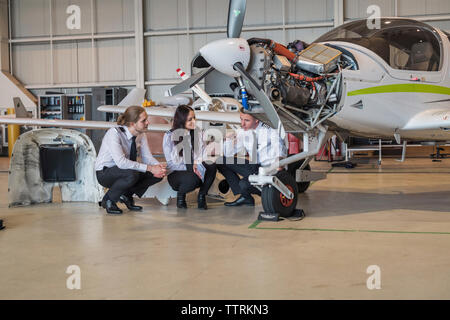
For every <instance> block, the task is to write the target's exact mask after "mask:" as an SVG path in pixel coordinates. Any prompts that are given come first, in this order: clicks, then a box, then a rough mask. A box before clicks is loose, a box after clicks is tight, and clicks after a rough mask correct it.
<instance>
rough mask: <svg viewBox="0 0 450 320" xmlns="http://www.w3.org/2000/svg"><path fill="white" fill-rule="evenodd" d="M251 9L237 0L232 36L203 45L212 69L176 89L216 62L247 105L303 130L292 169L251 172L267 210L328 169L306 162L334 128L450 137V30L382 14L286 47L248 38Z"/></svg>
mask: <svg viewBox="0 0 450 320" xmlns="http://www.w3.org/2000/svg"><path fill="white" fill-rule="evenodd" d="M245 10H246V1H245V0H230V6H229V12H228V29H227V36H228V37H227V38H226V39H222V40H217V41H213V42H211V43H208V44H207V45H205V46H204V47H202V48H201V49H200V50H199V54H198V55H197V56H196V57H195V58H194V61H193V66H194V67H195V66H201V67H205V68H206V69H205V70H204V71H201V72H198V73H197V74H195V75H193V76H192V77H191V78H189V79H187V80H185V81H183V82H181V83H180V84H178V85H176V86H175V87H173V88H171V89H170V93H171V94H173V95H176V94H179V93H181V92H184V91H186V90H188V89H190V88H192V87H193V86H195V85H196V84H197V83H198V82H199V81H201V80H202V79H203V78H205V77H206V76H207V75H208V74H210V73H211V71H213V70H214V69H215V70H217V71H219V72H221V73H223V74H225V75H227V76H229V80H230V81H229V82H228V83H224V92H226V91H227V88H228V87H229V86H230V84H231V85H233V83H234V87H235V90H234V92H235V93H236V91H238V92H239V93H240V102H241V103H242V105H243V107H244V112H246V113H251V114H253V115H254V116H255V117H257V118H259V119H260V120H262V121H264V122H265V123H267V124H269V125H271V126H272V127H273V128H274V129H277V130H278V131H279V133H280V135H282V136H283V135H284V133H285V132H289V133H293V134H295V135H297V136H298V137H301V136H302V138H303V151H302V152H300V153H298V154H295V155H291V156H289V157H288V158H286V159H284V160H282V161H281V162H280V166H285V165H286V166H288V172H289V173H290V175H286V174H281V175H280V174H277V173H276V171H275V170H274V169H272V168H264V167H262V168H260V171H259V174H258V175H253V176H250V177H249V180H250V182H251V183H252V184H253V185H255V186H256V187H259V188H261V189H262V203H263V207H264V209H265V211H266V212H278V213H280V214H281V215H282V216H283V215H289V214H290V213H291V212H292V211H293V210H294V208H295V206H296V202H297V192H303V191H304V190H306V188H307V187H308V186H309V181H312V180H316V179H319V178H320V177H318V176H317V175H314V174H313V173H312V172H310V169H309V166H308V163H309V162H310V161H311V160H312V159H313V158H314V156H315V155H316V154H317V153H318V152H319V150H320V148H321V146H322V145H323V143H324V142H325V141H326V140H327V138H328V137H330V136H331V135H332V134H334V133H336V134H337V135H339V136H341V137H345V136H348V135H349V134H352V135H355V136H364V137H388V138H391V137H394V138H395V140H396V141H397V142H398V143H400V142H401V141H413V140H416V141H421V142H423V141H430V142H436V143H442V142H445V141H449V140H450V34H449V33H447V32H444V31H441V30H439V29H437V28H434V27H432V26H430V25H427V24H425V23H422V22H418V21H414V20H411V19H402V18H381V19H379V21H378V22H379V23H380V28H378V29H371V26H372V24H370V25H369V24H368V22H367V21H366V20H358V21H352V22H349V23H346V24H344V25H342V26H340V27H338V28H335V29H333V30H331V31H329V32H328V33H326V34H324V35H323V36H321V37H320V38H319V39H317V40H316V41H315V42H314V43H313V44H311V45H310V46H308V47H307V48H302V47H301V46H297V44H299V43H298V42H297V43H293V44H292V45H291V46H290V48H289V49H288V48H286V47H285V46H283V45H281V44H279V43H276V42H274V41H272V40H270V39H257V38H253V39H249V40H246V39H242V38H240V37H239V36H240V33H241V29H242V24H243V20H244V15H245ZM300 44H303V43H301V42H300ZM233 79H234V80H233ZM207 80H208V78H205V81H207ZM248 94H249V95H250V96H251V97H252V98H253V99H254V100H256V103H255V102H252V100H251V99H250V100H249V98H248V97H247V95H248ZM286 199H288V200H292V201H287V200H286Z"/></svg>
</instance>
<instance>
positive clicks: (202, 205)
mask: <svg viewBox="0 0 450 320" xmlns="http://www.w3.org/2000/svg"><path fill="white" fill-rule="evenodd" d="M197 202H198V208H199V209H203V210H207V209H208V205H207V204H206V194H202V193H199V194H198V198H197Z"/></svg>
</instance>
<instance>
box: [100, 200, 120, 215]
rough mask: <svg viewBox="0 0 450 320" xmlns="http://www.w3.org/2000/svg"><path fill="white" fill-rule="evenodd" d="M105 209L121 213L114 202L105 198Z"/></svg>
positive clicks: (109, 211) (112, 212) (113, 212)
mask: <svg viewBox="0 0 450 320" xmlns="http://www.w3.org/2000/svg"><path fill="white" fill-rule="evenodd" d="M103 208H105V209H106V212H108V213H109V214H122V212H123V211H122V210H121V209H120V208H119V207H118V206H117V205H116V203H115V202H114V201H112V200H110V199H107V200H106V201H105V206H104V207H103Z"/></svg>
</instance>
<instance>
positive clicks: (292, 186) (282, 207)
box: [261, 170, 298, 217]
mask: <svg viewBox="0 0 450 320" xmlns="http://www.w3.org/2000/svg"><path fill="white" fill-rule="evenodd" d="M276 177H277V178H278V179H279V180H280V181H281V182H282V183H284V185H285V186H286V187H287V188H288V189H289V191H291V192H292V193H293V194H294V197H293V198H292V199H288V198H287V197H285V196H284V195H283V194H282V193H281V192H280V191H279V190H278V189H277V188H275V187H273V186H272V185H265V186H264V187H263V189H262V193H261V200H262V205H263V208H264V212H267V213H278V214H279V215H280V216H281V217H290V216H291V215H292V213H293V212H294V210H295V207H296V206H297V199H298V188H297V182H296V181H295V178H294V177H293V176H292V175H291V174H289V172H287V171H284V170H283V171H279V172H278V173H277V174H276Z"/></svg>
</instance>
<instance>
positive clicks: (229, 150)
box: [217, 112, 287, 207]
mask: <svg viewBox="0 0 450 320" xmlns="http://www.w3.org/2000/svg"><path fill="white" fill-rule="evenodd" d="M240 118H241V128H240V129H239V130H237V133H236V132H231V133H229V134H227V137H226V141H225V143H224V154H225V156H224V157H223V158H222V159H220V158H219V159H218V160H221V161H218V162H217V163H218V164H217V170H219V172H220V173H222V175H223V176H224V177H225V179H226V180H227V182H228V184H229V185H230V187H231V191H233V194H234V195H240V196H239V198H237V199H236V200H235V201H232V202H225V203H224V204H225V206H228V207H236V206H243V205H245V206H254V205H255V200H254V198H253V196H252V194H256V195H259V196H260V195H261V192H260V191H259V190H258V189H257V188H256V187H254V186H252V185H251V184H250V182H249V181H248V177H249V176H250V175H253V174H258V169H259V167H260V166H275V167H277V165H278V162H279V159H280V158H283V157H286V154H287V148H286V145H285V141H284V140H283V139H281V138H280V136H279V135H278V133H277V130H274V129H272V128H271V127H269V126H267V125H266V124H263V123H261V122H259V120H258V119H256V118H255V117H253V116H252V115H251V114H246V113H243V112H241V114H240ZM236 155H237V156H236ZM239 155H241V156H239Z"/></svg>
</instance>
